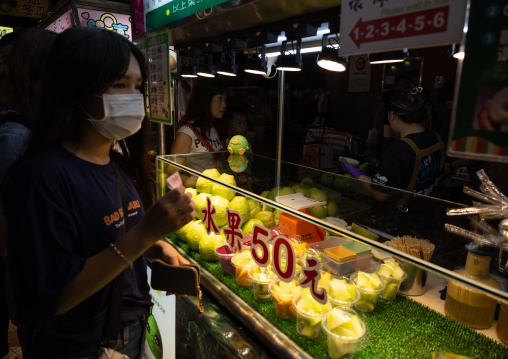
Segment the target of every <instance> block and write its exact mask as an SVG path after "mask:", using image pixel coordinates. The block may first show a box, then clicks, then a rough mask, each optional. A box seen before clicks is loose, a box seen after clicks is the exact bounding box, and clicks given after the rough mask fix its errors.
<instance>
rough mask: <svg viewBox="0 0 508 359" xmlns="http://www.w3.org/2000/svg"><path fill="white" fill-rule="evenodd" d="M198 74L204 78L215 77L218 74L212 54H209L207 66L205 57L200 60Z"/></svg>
mask: <svg viewBox="0 0 508 359" xmlns="http://www.w3.org/2000/svg"><path fill="white" fill-rule="evenodd" d="M197 74H198V75H199V76H203V77H215V75H216V74H217V72H216V71H215V66H213V55H212V54H208V63H207V64H205V57H201V58H200V61H199V67H198V71H197Z"/></svg>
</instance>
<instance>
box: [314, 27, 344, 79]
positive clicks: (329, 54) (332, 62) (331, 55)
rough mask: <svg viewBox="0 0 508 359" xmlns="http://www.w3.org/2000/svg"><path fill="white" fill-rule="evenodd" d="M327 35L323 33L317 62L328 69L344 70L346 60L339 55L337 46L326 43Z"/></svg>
mask: <svg viewBox="0 0 508 359" xmlns="http://www.w3.org/2000/svg"><path fill="white" fill-rule="evenodd" d="M327 40H328V35H326V34H325V35H323V40H322V48H321V53H320V54H319V55H318V57H317V60H316V62H317V64H318V65H319V66H320V67H322V68H324V69H326V70H329V71H335V72H343V71H346V61H345V60H344V59H341V58H340V57H339V47H338V46H337V48H334V47H332V46H328V44H327ZM337 44H338V42H337Z"/></svg>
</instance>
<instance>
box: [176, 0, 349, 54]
mask: <svg viewBox="0 0 508 359" xmlns="http://www.w3.org/2000/svg"><path fill="white" fill-rule="evenodd" d="M232 3H233V1H231V2H229V5H232ZM340 4H341V1H337V0H268V1H267V0H237V1H235V4H233V6H229V7H228V5H227V4H226V6H224V7H223V11H220V12H217V13H215V14H212V15H213V16H209V17H206V16H204V17H203V18H201V19H197V18H196V19H193V21H192V20H191V21H187V22H186V23H184V24H175V25H179V26H177V27H176V26H175V27H172V26H171V25H170V27H169V40H170V43H171V44H173V45H175V48H176V49H179V50H185V48H186V47H187V48H188V46H189V45H194V46H197V47H200V48H201V49H202V50H203V51H205V52H209V51H210V48H206V47H209V46H210V44H213V43H221V44H223V45H224V47H226V48H227V47H230V48H231V47H232V48H234V47H235V46H228V45H230V44H228V42H231V41H232V40H235V39H241V40H242V41H240V43H244V42H246V44H245V45H246V46H247V47H255V46H261V45H264V44H268V43H272V42H277V36H278V35H279V34H280V33H281V32H282V31H284V32H285V36H286V38H287V39H288V40H289V41H291V40H296V39H299V38H304V37H308V36H314V35H316V30H317V28H319V27H320V26H321V24H323V23H328V24H329V28H330V32H331V33H338V32H339V24H340ZM203 47H205V48H203ZM240 47H242V46H240ZM238 50H240V48H238ZM212 52H213V51H212Z"/></svg>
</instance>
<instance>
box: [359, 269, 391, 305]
mask: <svg viewBox="0 0 508 359" xmlns="http://www.w3.org/2000/svg"><path fill="white" fill-rule="evenodd" d="M359 277H367V279H364V278H359ZM371 278H372V279H371ZM351 280H352V281H353V283H355V285H356V287H357V288H358V291H359V292H360V300H359V301H358V302H356V304H355V308H356V309H358V310H359V311H361V312H364V313H367V312H372V311H373V310H374V309H375V308H376V304H377V300H378V299H379V294H381V292H382V291H383V290H384V289H385V287H386V286H385V283H384V282H383V279H382V278H381V276H380V275H379V274H378V273H377V272H376V271H374V270H373V269H370V268H369V269H362V270H359V271H357V272H355V273H354V274H352V275H351Z"/></svg>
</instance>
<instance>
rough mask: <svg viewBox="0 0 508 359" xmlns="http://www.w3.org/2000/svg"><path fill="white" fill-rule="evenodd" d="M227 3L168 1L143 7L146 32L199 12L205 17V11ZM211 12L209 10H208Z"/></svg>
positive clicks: (216, 1) (214, 1) (213, 1)
mask: <svg viewBox="0 0 508 359" xmlns="http://www.w3.org/2000/svg"><path fill="white" fill-rule="evenodd" d="M225 2H228V0H169V1H167V0H166V1H162V4H161V2H159V3H158V4H157V5H156V6H153V7H152V6H150V4H148V5H147V6H146V7H145V23H146V30H147V31H150V30H153V29H156V28H159V27H161V26H164V25H167V24H170V23H172V22H174V21H177V20H180V19H183V18H185V17H187V16H190V15H194V14H196V15H197V16H198V18H199V15H198V14H197V13H199V12H200V11H204V14H203V16H207V15H209V14H207V11H205V10H207V9H210V8H212V7H214V6H216V5H220V4H223V3H225ZM210 12H211V10H210Z"/></svg>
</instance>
